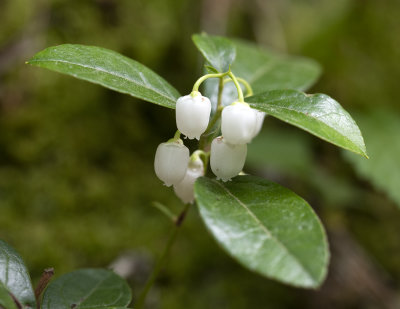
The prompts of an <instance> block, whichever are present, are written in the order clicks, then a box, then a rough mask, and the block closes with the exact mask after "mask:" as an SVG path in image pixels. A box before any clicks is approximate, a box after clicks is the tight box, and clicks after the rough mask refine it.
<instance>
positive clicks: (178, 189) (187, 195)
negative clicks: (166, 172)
mask: <svg viewBox="0 0 400 309" xmlns="http://www.w3.org/2000/svg"><path fill="white" fill-rule="evenodd" d="M203 175H204V166H203V161H201V160H200V159H198V160H196V161H195V162H189V166H188V169H187V171H186V175H185V177H184V178H183V180H182V181H181V182H180V183H179V184H177V185H174V191H175V194H176V195H177V196H178V197H179V198H180V199H181V200H182V202H183V203H185V204H187V203H193V201H194V183H195V181H196V179H197V178H199V177H201V176H203Z"/></svg>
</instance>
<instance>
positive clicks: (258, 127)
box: [253, 110, 265, 138]
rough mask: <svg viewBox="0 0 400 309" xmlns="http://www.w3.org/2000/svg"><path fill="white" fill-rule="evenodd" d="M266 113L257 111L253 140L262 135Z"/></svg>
mask: <svg viewBox="0 0 400 309" xmlns="http://www.w3.org/2000/svg"><path fill="white" fill-rule="evenodd" d="M264 118H265V113H264V112H260V111H257V110H256V127H255V130H254V134H253V138H254V137H256V136H257V135H258V133H260V131H261V128H262V125H263V123H264Z"/></svg>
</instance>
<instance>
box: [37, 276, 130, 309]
mask: <svg viewBox="0 0 400 309" xmlns="http://www.w3.org/2000/svg"><path fill="white" fill-rule="evenodd" d="M131 298H132V295H131V290H130V288H129V286H128V284H127V283H126V282H125V280H123V279H122V278H121V277H119V276H118V275H116V274H115V273H114V272H112V271H110V270H105V269H80V270H77V271H73V272H71V273H68V274H65V275H63V276H61V277H60V278H58V279H56V280H54V281H53V282H51V283H50V285H49V286H48V288H47V289H46V291H45V293H44V295H43V305H42V308H46V309H54V308H57V309H70V308H72V307H71V306H75V307H73V308H76V309H79V308H85V309H88V308H91V307H95V308H110V307H111V308H112V307H126V306H128V305H129V303H130V302H131Z"/></svg>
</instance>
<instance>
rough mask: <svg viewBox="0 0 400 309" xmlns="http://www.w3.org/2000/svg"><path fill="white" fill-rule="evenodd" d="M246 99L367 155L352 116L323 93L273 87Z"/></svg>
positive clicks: (262, 108) (279, 117) (256, 106)
mask: <svg viewBox="0 0 400 309" xmlns="http://www.w3.org/2000/svg"><path fill="white" fill-rule="evenodd" d="M246 102H248V103H249V104H250V106H251V107H253V108H255V109H258V110H260V111H263V112H266V113H267V114H269V115H271V116H274V117H276V118H278V119H280V120H283V121H285V122H287V123H290V124H292V125H295V126H297V127H299V128H301V129H303V130H305V131H307V132H309V133H311V134H314V135H315V136H318V137H319V138H322V139H323V140H325V141H327V142H330V143H332V144H334V145H336V146H339V147H342V148H345V149H348V150H350V151H353V152H355V153H358V154H360V155H363V156H365V157H368V156H367V152H366V148H365V144H364V140H363V137H362V135H361V132H360V129H359V128H358V126H357V124H356V123H355V121H354V120H353V118H351V116H350V115H349V113H348V112H346V111H345V110H344V109H343V108H342V107H341V106H340V104H339V103H338V102H336V101H335V100H334V99H332V98H331V97H329V96H327V95H325V94H313V95H307V94H305V93H303V92H300V91H296V90H273V91H268V92H264V93H262V94H259V95H255V96H251V97H248V98H246Z"/></svg>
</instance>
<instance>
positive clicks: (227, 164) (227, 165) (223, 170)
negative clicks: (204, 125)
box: [210, 137, 247, 181]
mask: <svg viewBox="0 0 400 309" xmlns="http://www.w3.org/2000/svg"><path fill="white" fill-rule="evenodd" d="M246 155H247V145H246V144H241V145H232V144H229V143H226V142H225V141H224V138H222V137H217V138H215V139H214V140H213V141H212V143H211V156H210V166H211V170H212V171H213V173H214V174H215V175H216V176H217V178H220V179H222V180H223V181H228V180H230V179H231V178H232V177H235V176H236V175H238V174H239V173H240V172H241V170H242V169H243V166H244V163H245V161H246Z"/></svg>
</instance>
